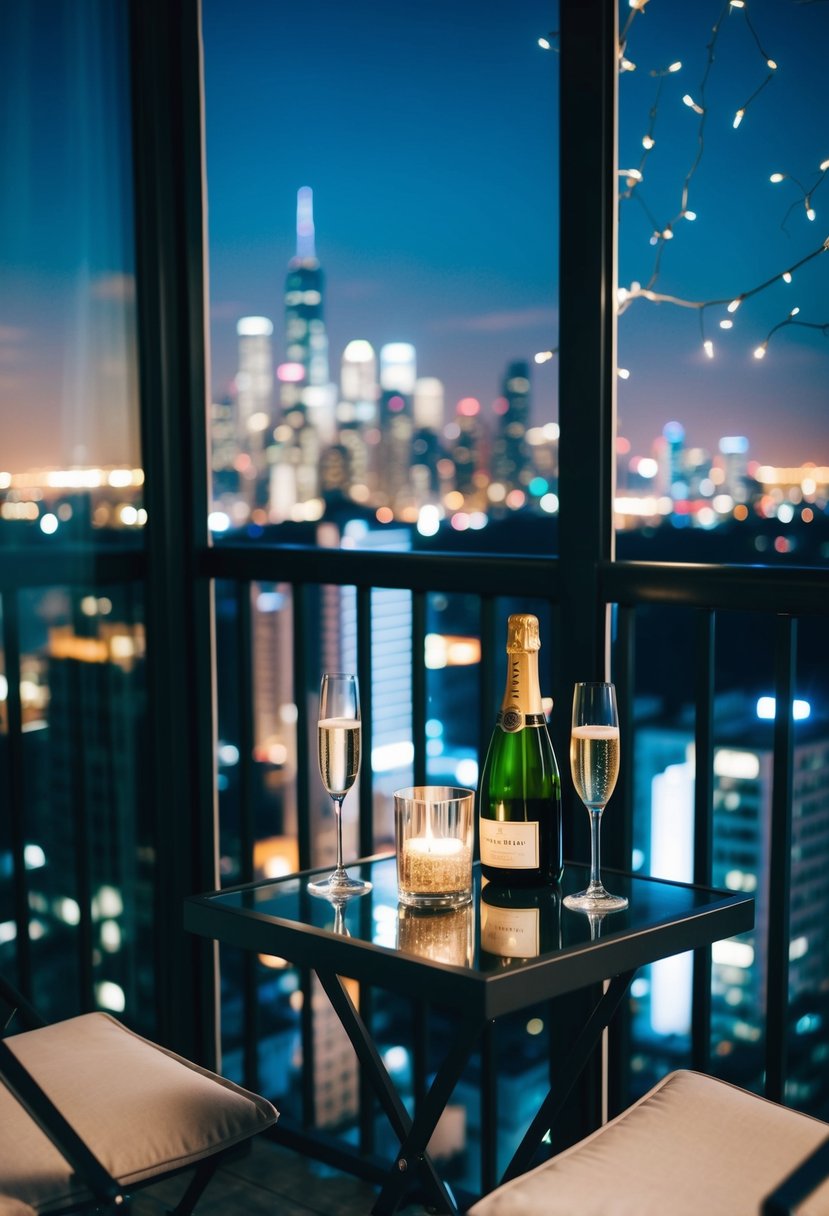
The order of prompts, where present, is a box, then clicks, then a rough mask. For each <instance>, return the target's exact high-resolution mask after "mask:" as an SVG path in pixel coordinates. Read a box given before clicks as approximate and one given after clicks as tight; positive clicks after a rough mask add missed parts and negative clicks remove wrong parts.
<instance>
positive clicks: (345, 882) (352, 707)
mask: <svg viewBox="0 0 829 1216" xmlns="http://www.w3.org/2000/svg"><path fill="white" fill-rule="evenodd" d="M360 734H361V730H360V694H359V690H358V686H357V677H356V676H350V675H341V674H339V673H337V672H326V674H325V675H324V676H323V677H322V684H321V685H320V713H319V721H318V723H317V739H318V746H319V766H320V776H321V777H322V783H323V785H324V786H325V788H326V789H327V790H328V793H329V794H330V795H331V798H332V800H333V802H334V810H335V812H336V816H337V866H336V869H335V870H334V872H333V873H332V874H329V875H328V877H327V878H320V879H316V880H314V881H313V882H309V884H308V890H309V891H310V892H311V894H312V895H322V896H324V897H325V898H326V899H332V900H338V901H339V900H342V899H348V898H349V897H350V896H352V895H364V894H365V892H366V891H370V890H371V883H370V882H365V881H364V880H363V879H360V878H352V877H351V875H350V874H349V873H348V872H347V870H346V869H345V867H344V866H343V801H344V799H345V796H346V794H347V793H348V791H349V790H350V789H351V787H352V785H353V784H354V782H355V781H356V780H357V773H358V772H359V771H360Z"/></svg>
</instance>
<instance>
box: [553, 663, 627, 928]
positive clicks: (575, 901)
mask: <svg viewBox="0 0 829 1216" xmlns="http://www.w3.org/2000/svg"><path fill="white" fill-rule="evenodd" d="M570 770H571V772H572V775H573V784H574V786H575V787H576V793H577V794H578V796H579V798H581V800H582V802H583V803H584V805H585V807H586V808H587V812H588V814H589V815H590V882H589V884H588V886H587V888H586V889H585V890H584V891H579V892H578V894H577V895H566V896H565V898H564V903H565V906H566V907H568V908H574V909H575V910H576V911H578V912H588V913H605V912H621V910H622V909H623V908H626V907H627V906H628V901H627V899H626V898H625V896H624V895H611V894H610V892H609V891H606V890H605V888H604V886H603V885H602V879H601V874H600V847H599V843H600V841H599V834H600V828H601V822H602V815H603V813H604V809H605V807H606V806H607V804H608V802H609V800H610V796H611V794H612V793H613V790H614V788H615V786H616V778H617V777H618V775H619V714H618V711H617V709H616V689H615V688H614V687H613V685H612V684H604V683H592V682H591V683H584V684H577V685H576V687H575V691H574V693H573V723H572V728H571V731H570Z"/></svg>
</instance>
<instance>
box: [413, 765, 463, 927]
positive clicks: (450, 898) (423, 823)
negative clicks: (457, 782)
mask: <svg viewBox="0 0 829 1216" xmlns="http://www.w3.org/2000/svg"><path fill="white" fill-rule="evenodd" d="M474 805H475V793H474V790H467V789H460V788H458V787H457V786H452V785H416V786H412V787H410V788H408V789H403V790H397V791H396V792H395V795H394V822H395V837H396V840H397V892H398V899H399V900H400V902H401V903H402V904H406V905H407V906H408V907H412V908H455V907H458V906H459V905H460V904H467V903H469V902H470V900H471V899H472V841H473V825H474V818H473V810H474Z"/></svg>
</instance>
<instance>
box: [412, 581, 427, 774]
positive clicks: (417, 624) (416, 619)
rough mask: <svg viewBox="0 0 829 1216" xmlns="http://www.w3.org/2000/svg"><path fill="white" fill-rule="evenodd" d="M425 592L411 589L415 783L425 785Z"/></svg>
mask: <svg viewBox="0 0 829 1216" xmlns="http://www.w3.org/2000/svg"><path fill="white" fill-rule="evenodd" d="M425 647H426V595H425V592H423V591H413V592H412V742H413V743H414V784H415V785H425V784H426V664H425V662H424V652H425Z"/></svg>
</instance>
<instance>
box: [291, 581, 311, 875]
mask: <svg viewBox="0 0 829 1216" xmlns="http://www.w3.org/2000/svg"><path fill="white" fill-rule="evenodd" d="M308 609H309V605H308V588H307V586H306V585H305V583H295V584H294V587H293V614H292V621H293V638H294V654H293V657H294V700H295V701H296V712H297V717H296V806H297V842H298V845H299V868H300V870H308V869H310V868H311V866H312V865H313V864H314V861H313V855H312V847H311V808H310V801H309V799H310V789H311V783H310V772H309V768H308V766H309V764H310V762H311V756H310V750H309V747H308V634H307V630H306V621H307V619H308Z"/></svg>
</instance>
